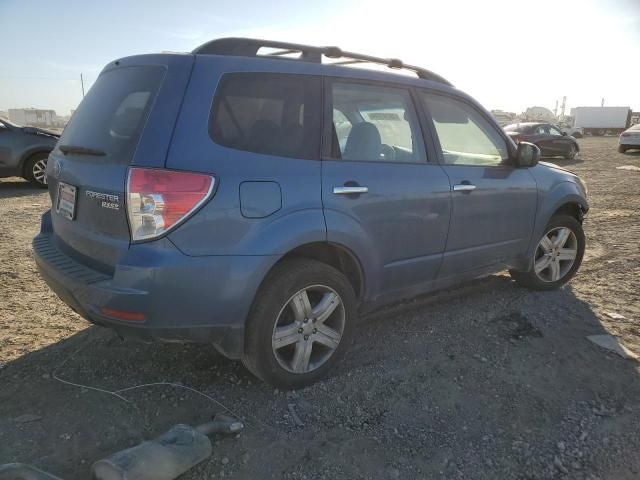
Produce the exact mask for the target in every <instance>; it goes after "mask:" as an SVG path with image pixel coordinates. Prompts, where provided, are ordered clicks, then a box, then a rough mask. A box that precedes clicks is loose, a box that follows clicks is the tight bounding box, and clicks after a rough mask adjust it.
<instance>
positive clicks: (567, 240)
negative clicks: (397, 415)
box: [509, 215, 585, 290]
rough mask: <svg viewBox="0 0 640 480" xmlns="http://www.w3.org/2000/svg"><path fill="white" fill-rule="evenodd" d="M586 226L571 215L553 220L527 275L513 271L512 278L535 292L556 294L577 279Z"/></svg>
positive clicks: (539, 243)
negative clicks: (583, 226) (551, 291)
mask: <svg viewBox="0 0 640 480" xmlns="http://www.w3.org/2000/svg"><path fill="white" fill-rule="evenodd" d="M584 248H585V237H584V231H583V229H582V225H581V224H580V222H578V220H576V219H575V218H574V217H571V216H569V215H557V216H555V217H552V218H551V220H550V221H549V223H548V224H547V227H546V228H545V233H544V235H543V236H542V238H541V239H540V240H539V241H538V245H537V246H536V249H535V251H534V254H533V257H532V258H531V265H530V269H529V270H528V271H526V272H520V271H515V270H511V271H510V272H509V273H510V274H511V277H512V278H513V279H514V280H516V281H517V282H518V283H520V284H522V285H523V286H525V287H528V288H532V289H534V290H553V289H556V288H559V287H561V286H562V285H564V284H565V283H567V282H568V281H569V280H571V278H572V277H573V276H574V275H575V273H576V272H577V271H578V268H580V264H581V263H582V257H583V256H584Z"/></svg>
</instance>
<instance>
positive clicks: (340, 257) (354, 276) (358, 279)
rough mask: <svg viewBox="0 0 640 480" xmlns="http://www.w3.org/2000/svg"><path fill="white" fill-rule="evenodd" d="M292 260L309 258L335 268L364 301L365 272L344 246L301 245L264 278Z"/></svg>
mask: <svg viewBox="0 0 640 480" xmlns="http://www.w3.org/2000/svg"><path fill="white" fill-rule="evenodd" d="M291 258H308V259H311V260H316V261H318V262H321V263H324V264H326V265H329V266H331V267H333V268H335V269H336V270H338V271H339V272H341V273H342V274H343V275H344V276H345V277H347V280H348V281H349V283H350V284H351V286H352V287H353V290H354V292H355V294H356V298H357V299H358V300H362V297H363V295H364V291H365V276H364V270H363V268H362V264H361V263H360V260H359V259H358V257H357V256H356V255H355V254H354V253H353V252H352V251H351V250H350V249H349V248H347V247H345V246H344V245H340V244H337V243H333V242H326V241H324V242H310V243H305V244H302V245H299V246H297V247H295V248H292V249H291V250H289V251H288V252H287V253H285V254H284V255H282V256H281V257H280V258H279V259H278V261H277V262H275V263H274V264H273V265H272V266H271V268H270V269H269V271H268V272H267V274H266V275H265V277H264V278H265V279H266V278H267V277H268V276H269V274H270V273H271V271H273V269H274V268H276V266H277V265H279V264H280V263H282V262H283V261H285V260H289V259H291ZM263 282H264V279H263ZM261 286H262V282H261ZM259 289H260V288H258V290H259Z"/></svg>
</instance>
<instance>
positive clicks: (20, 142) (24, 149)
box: [0, 118, 59, 188]
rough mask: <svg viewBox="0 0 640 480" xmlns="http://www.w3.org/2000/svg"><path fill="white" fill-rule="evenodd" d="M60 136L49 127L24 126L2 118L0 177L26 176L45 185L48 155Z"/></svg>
mask: <svg viewBox="0 0 640 480" xmlns="http://www.w3.org/2000/svg"><path fill="white" fill-rule="evenodd" d="M58 137H59V135H58V134H56V133H54V132H50V131H48V130H43V129H41V128H35V127H22V126H20V125H16V124H15V123H12V122H10V121H9V120H7V119H5V118H0V177H23V178H24V179H26V180H29V181H30V182H31V183H33V184H34V185H36V186H38V187H42V188H45V187H46V186H47V175H46V171H47V158H48V157H49V152H51V150H53V147H54V146H55V144H56V142H57V141H58Z"/></svg>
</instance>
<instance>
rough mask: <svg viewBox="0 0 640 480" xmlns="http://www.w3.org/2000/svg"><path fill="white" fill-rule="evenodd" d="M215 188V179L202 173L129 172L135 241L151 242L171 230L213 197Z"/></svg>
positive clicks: (128, 198) (140, 170)
mask: <svg viewBox="0 0 640 480" xmlns="http://www.w3.org/2000/svg"><path fill="white" fill-rule="evenodd" d="M214 185H215V178H214V177H212V176H210V175H205V174H200V173H187V172H175V171H171V170H156V169H152V168H135V167H134V168H131V169H129V178H128V179H127V215H128V217H129V226H130V227H131V240H132V241H134V242H135V241H138V240H148V239H152V238H156V237H158V236H160V235H162V234H163V233H166V232H167V231H169V230H171V229H172V228H173V227H175V226H177V225H178V224H179V223H181V222H183V221H184V220H185V219H187V218H188V217H189V215H190V214H191V213H192V212H193V211H194V210H196V209H197V208H198V207H199V206H200V205H202V204H203V203H204V202H205V201H206V200H207V199H208V198H209V197H210V196H211V193H212V192H213V187H214Z"/></svg>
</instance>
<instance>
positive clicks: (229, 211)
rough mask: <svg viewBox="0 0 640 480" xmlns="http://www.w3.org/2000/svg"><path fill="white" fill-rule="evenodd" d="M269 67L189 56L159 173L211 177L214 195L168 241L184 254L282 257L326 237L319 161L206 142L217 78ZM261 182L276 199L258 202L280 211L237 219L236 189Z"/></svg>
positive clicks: (238, 198) (238, 195) (238, 193)
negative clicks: (187, 75)
mask: <svg viewBox="0 0 640 480" xmlns="http://www.w3.org/2000/svg"><path fill="white" fill-rule="evenodd" d="M273 63H276V62H267V63H266V64H264V66H263V67H261V66H260V64H257V65H256V64H255V63H251V62H246V61H243V60H242V59H240V60H239V59H237V58H234V57H228V58H226V57H218V56H213V55H203V56H196V61H195V65H194V69H193V74H192V76H191V81H190V84H189V87H188V89H187V93H186V96H185V99H184V103H183V106H182V109H181V112H180V116H179V118H178V122H177V125H176V130H175V133H174V137H173V142H172V144H171V148H170V151H169V155H168V157H167V162H166V167H167V168H170V169H175V170H189V171H196V172H206V173H210V174H212V175H214V176H215V177H216V180H217V182H218V185H217V190H216V193H215V195H214V197H213V198H212V199H211V200H210V201H209V202H208V203H207V204H206V205H205V206H204V207H203V208H202V209H201V210H200V211H199V212H198V213H197V214H196V215H194V216H193V217H192V218H190V219H189V220H188V221H187V222H185V223H184V224H183V225H181V226H180V227H179V228H178V229H177V230H176V231H174V232H172V233H171V234H170V235H169V238H170V239H171V241H173V242H174V243H175V245H176V246H177V247H178V248H179V249H180V250H181V251H183V252H184V253H185V254H187V255H194V256H205V255H282V254H285V253H287V252H288V251H289V250H291V249H293V248H295V247H297V246H299V245H303V244H305V243H310V242H316V241H325V240H326V238H327V237H326V227H325V222H324V216H323V213H322V198H321V162H320V161H319V159H318V160H303V159H297V158H285V157H277V156H271V155H263V154H257V153H252V152H246V151H240V150H234V149H231V148H227V147H224V146H221V145H218V144H216V143H215V142H214V141H213V140H212V139H211V138H210V136H209V128H208V125H209V115H210V112H211V108H212V104H213V99H214V96H215V91H216V87H217V85H218V84H219V82H220V79H221V78H222V75H224V74H225V73H231V72H238V71H256V72H261V71H265V72H268V71H270V68H269V67H272V69H275V71H279V70H278V69H277V65H276V66H273ZM319 142H320V132H318V143H319ZM318 150H319V147H318ZM266 182H270V183H273V184H277V185H278V186H279V192H280V195H281V198H280V199H272V198H269V199H266V200H267V201H266V202H265V203H269V204H272V203H275V204H278V201H279V202H280V205H281V206H280V208H279V209H277V210H276V211H274V212H273V213H271V214H269V215H267V216H265V217H262V218H252V217H251V215H250V214H248V210H247V209H246V208H245V210H244V214H243V208H242V205H241V190H242V185H243V184H246V183H266ZM273 191H274V192H277V191H278V189H274V190H273Z"/></svg>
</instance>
